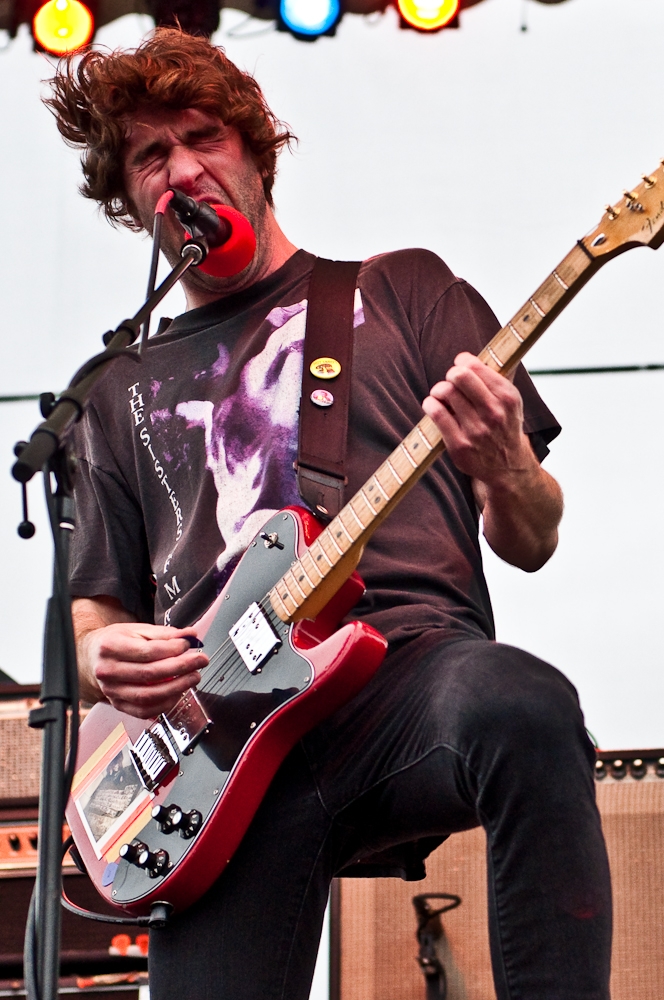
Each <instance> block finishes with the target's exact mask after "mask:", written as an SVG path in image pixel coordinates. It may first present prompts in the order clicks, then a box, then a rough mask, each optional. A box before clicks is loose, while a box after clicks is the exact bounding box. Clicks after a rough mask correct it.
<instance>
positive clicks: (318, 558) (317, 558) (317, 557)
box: [316, 552, 321, 562]
mask: <svg viewBox="0 0 664 1000" xmlns="http://www.w3.org/2000/svg"><path fill="white" fill-rule="evenodd" d="M320 560H321V555H320V552H319V553H318V555H317V556H316V562H320Z"/></svg>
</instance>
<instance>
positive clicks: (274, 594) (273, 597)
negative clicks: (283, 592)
mask: <svg viewBox="0 0 664 1000" xmlns="http://www.w3.org/2000/svg"><path fill="white" fill-rule="evenodd" d="M275 602H276V603H277V604H280V605H281V607H282V608H283V611H284V613H285V614H286V615H288V614H289V613H290V612H289V611H288V608H287V607H286V605H285V604H284V602H283V601H282V599H281V597H280V595H279V593H278V588H277V587H274V588H273V590H271V591H270V604H271V605H272V607H273V608H274V610H275V612H276V610H277V609H276V608H275V607H274V605H275Z"/></svg>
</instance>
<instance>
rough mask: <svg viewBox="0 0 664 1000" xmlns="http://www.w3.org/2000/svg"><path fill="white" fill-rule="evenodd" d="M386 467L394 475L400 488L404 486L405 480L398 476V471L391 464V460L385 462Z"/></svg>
mask: <svg viewBox="0 0 664 1000" xmlns="http://www.w3.org/2000/svg"><path fill="white" fill-rule="evenodd" d="M385 465H386V466H387V468H388V469H389V470H390V472H391V473H392V475H393V476H394V478H395V479H396V481H397V482H398V484H399V486H403V479H402V478H401V476H399V475H397V471H396V469H395V468H394V466H393V465H392V463H391V462H390V460H389V458H388V459H387V461H386V462H385Z"/></svg>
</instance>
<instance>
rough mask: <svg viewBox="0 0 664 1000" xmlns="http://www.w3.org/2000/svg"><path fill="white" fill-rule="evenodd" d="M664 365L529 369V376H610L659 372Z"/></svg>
mask: <svg viewBox="0 0 664 1000" xmlns="http://www.w3.org/2000/svg"><path fill="white" fill-rule="evenodd" d="M662 369H664V364H654V365H601V366H599V367H594V368H593V367H589V368H529V369H528V374H529V375H609V374H611V373H612V372H659V371H662Z"/></svg>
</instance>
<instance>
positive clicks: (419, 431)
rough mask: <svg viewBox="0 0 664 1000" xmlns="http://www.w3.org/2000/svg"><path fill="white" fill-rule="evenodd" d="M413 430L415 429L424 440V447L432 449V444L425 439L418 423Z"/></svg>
mask: <svg viewBox="0 0 664 1000" xmlns="http://www.w3.org/2000/svg"><path fill="white" fill-rule="evenodd" d="M415 430H416V431H417V433H418V434H419V435H420V437H421V438H422V440H423V441H424V444H425V447H426V448H427V450H428V451H433V446H432V445H430V444H429V442H428V441H427V439H426V438H425V436H424V434H423V433H422V428H421V427H420V425H419V424H416V425H415Z"/></svg>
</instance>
